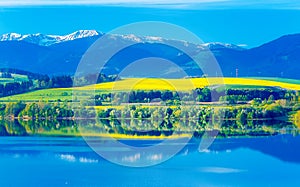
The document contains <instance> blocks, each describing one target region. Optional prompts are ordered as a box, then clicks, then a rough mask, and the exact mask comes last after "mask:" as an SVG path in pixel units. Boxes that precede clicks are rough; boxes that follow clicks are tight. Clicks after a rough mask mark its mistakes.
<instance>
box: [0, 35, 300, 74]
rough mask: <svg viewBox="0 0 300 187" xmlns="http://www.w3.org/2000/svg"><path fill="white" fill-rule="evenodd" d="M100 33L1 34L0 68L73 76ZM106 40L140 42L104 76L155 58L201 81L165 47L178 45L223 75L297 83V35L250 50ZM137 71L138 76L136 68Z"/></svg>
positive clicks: (150, 39) (118, 39) (186, 60)
mask: <svg viewBox="0 0 300 187" xmlns="http://www.w3.org/2000/svg"><path fill="white" fill-rule="evenodd" d="M103 35H104V33H102V32H98V31H96V30H79V31H76V32H73V33H71V34H68V35H64V36H59V35H44V34H26V35H21V34H16V33H9V34H4V35H2V36H0V68H14V69H22V70H27V71H30V72H34V73H42V74H48V75H50V74H74V73H75V72H76V69H77V66H78V63H79V62H80V60H81V57H82V56H83V54H84V53H85V52H86V50H87V49H88V48H89V47H90V46H91V45H92V44H93V43H94V42H95V41H97V40H98V39H99V38H100V37H101V36H103ZM106 36H107V39H108V40H107V45H104V46H103V47H104V48H105V47H107V46H109V45H121V44H124V43H125V44H126V43H127V44H133V42H138V45H136V46H133V47H130V48H128V49H127V51H126V52H122V53H119V54H117V55H115V56H114V58H112V59H111V60H110V61H109V62H108V63H107V64H106V67H105V69H104V70H103V71H104V72H102V73H105V74H118V73H119V72H120V71H122V69H123V68H124V67H126V66H127V65H128V64H130V63H132V62H134V61H136V60H139V59H143V58H148V57H159V58H162V59H167V60H169V61H172V62H174V63H175V64H177V65H178V66H179V67H182V69H183V70H184V71H185V73H186V76H196V77H201V76H202V75H203V72H202V71H201V70H200V69H199V67H198V66H195V63H193V62H192V59H191V58H190V57H189V56H187V55H186V54H183V52H182V51H180V50H177V49H174V48H173V49H172V48H170V47H167V46H168V45H170V46H172V44H176V45H179V46H182V48H183V49H184V50H186V51H189V52H190V54H192V55H195V56H199V54H200V56H201V54H202V53H203V54H205V52H206V51H207V50H210V51H211V52H212V53H213V54H214V56H215V58H216V60H217V62H218V63H219V65H220V67H221V69H222V72H223V76H226V77H235V76H237V73H236V72H238V76H240V77H245V76H250V77H251V76H253V77H282V78H292V79H300V73H299V72H300V64H299V62H300V34H290V35H285V36H282V37H280V38H278V39H276V40H273V41H271V42H268V43H265V44H263V45H261V46H259V47H255V48H252V49H245V48H241V47H239V46H237V45H234V44H226V43H220V42H210V43H203V44H195V43H190V42H187V41H181V40H173V39H166V38H162V37H157V36H136V35H133V34H127V35H117V34H107V35H106ZM254 39H255V38H254ZM163 44H166V45H163ZM192 57H193V56H192ZM202 57H203V58H201V59H200V60H199V61H200V62H201V63H203V65H204V66H207V65H209V64H210V63H211V62H210V61H209V59H207V58H206V56H205V55H202ZM45 67H47V68H45ZM197 68H198V69H197ZM156 69H157V70H159V69H160V68H156ZM136 71H137V72H138V71H139V69H137V70H136ZM160 74H164V75H167V76H169V77H174V78H179V77H176V76H177V74H176V71H175V72H174V71H173V70H172V69H170V70H166V71H165V72H161V73H158V75H160ZM215 75H216V74H214V75H209V76H215ZM128 76H130V75H128ZM132 76H136V75H132Z"/></svg>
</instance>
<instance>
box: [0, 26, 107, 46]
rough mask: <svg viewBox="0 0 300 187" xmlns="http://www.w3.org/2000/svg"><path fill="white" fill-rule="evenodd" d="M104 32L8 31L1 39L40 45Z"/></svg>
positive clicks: (48, 44)
mask: <svg viewBox="0 0 300 187" xmlns="http://www.w3.org/2000/svg"><path fill="white" fill-rule="evenodd" d="M102 34H103V33H101V32H97V31H95V30H79V31H76V32H73V33H71V34H67V35H63V36H60V35H45V34H41V33H37V34H24V35H22V34H18V33H8V34H3V35H2V36H0V41H26V42H28V43H33V44H37V45H40V46H50V45H53V44H57V43H61V42H66V41H71V40H76V39H80V38H87V37H92V36H98V35H102Z"/></svg>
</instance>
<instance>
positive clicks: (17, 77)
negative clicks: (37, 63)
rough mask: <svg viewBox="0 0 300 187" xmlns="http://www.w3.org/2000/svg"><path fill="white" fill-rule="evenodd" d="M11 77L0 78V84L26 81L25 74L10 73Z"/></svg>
mask: <svg viewBox="0 0 300 187" xmlns="http://www.w3.org/2000/svg"><path fill="white" fill-rule="evenodd" d="M11 75H12V78H0V84H6V83H11V82H22V81H28V77H27V75H19V74H11Z"/></svg>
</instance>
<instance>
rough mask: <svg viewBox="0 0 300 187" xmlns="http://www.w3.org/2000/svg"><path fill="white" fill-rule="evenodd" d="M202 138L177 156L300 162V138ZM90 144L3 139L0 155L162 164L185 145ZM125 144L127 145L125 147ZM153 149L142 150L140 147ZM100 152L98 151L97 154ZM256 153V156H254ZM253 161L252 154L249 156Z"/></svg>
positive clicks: (101, 141) (54, 139)
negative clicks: (207, 142)
mask: <svg viewBox="0 0 300 187" xmlns="http://www.w3.org/2000/svg"><path fill="white" fill-rule="evenodd" d="M201 141H204V140H201V139H195V138H193V139H191V140H190V141H189V143H188V144H187V145H186V146H185V147H184V148H183V149H182V150H181V151H180V152H179V153H178V154H177V155H178V156H184V158H186V159H189V155H191V158H194V157H193V156H192V155H194V153H197V152H199V153H197V154H209V153H211V152H216V153H218V152H219V153H221V152H223V153H226V154H228V155H229V156H230V154H231V153H233V152H236V151H239V150H241V149H248V150H249V151H250V150H251V151H250V152H249V153H251V152H253V151H254V152H256V151H259V152H261V153H263V154H265V155H269V156H272V157H274V158H277V159H280V160H282V161H285V162H294V163H300V150H299V149H298V147H299V145H300V136H292V135H278V136H272V137H254V138H253V137H252V138H240V137H237V138H218V139H215V140H214V142H213V144H212V145H211V146H210V147H209V148H208V149H205V150H201V151H199V145H200V142H201ZM88 142H89V144H90V145H92V146H93V149H94V150H92V149H91V148H90V147H89V146H88V145H87V143H86V142H85V141H84V139H82V138H59V137H1V143H0V144H1V146H0V155H1V156H4V155H10V156H12V157H28V156H30V157H33V158H34V157H37V156H40V155H47V156H51V155H52V157H53V158H56V159H61V160H65V161H72V162H73V161H78V162H90V163H97V162H99V161H100V160H103V158H102V157H100V156H99V155H98V154H97V153H96V152H99V151H100V152H105V153H106V155H105V156H110V159H113V160H114V161H115V162H118V163H124V164H125V165H126V163H127V164H128V163H130V164H132V163H136V164H137V165H139V164H141V163H143V164H145V163H149V164H151V163H156V162H157V163H158V162H161V161H163V160H165V159H167V158H169V157H171V156H172V155H171V154H172V153H173V152H175V151H176V149H178V148H179V147H180V146H182V144H184V143H185V141H184V140H182V139H177V140H171V141H167V142H164V141H162V140H121V141H118V143H120V144H115V143H113V142H112V141H111V140H109V139H103V138H90V139H89V140H88ZM124 145H125V146H124ZM141 147H142V148H147V147H148V148H149V149H140V148H141ZM94 151H96V152H94ZM254 152H253V153H254ZM249 159H251V154H249Z"/></svg>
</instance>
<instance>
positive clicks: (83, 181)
mask: <svg viewBox="0 0 300 187" xmlns="http://www.w3.org/2000/svg"><path fill="white" fill-rule="evenodd" d="M86 142H88V143H89V145H91V142H93V143H95V144H94V145H97V146H96V147H95V146H94V147H93V149H92V148H91V147H90V146H89V145H88V144H87V143H86ZM119 142H121V143H122V145H126V146H131V147H136V150H135V152H132V151H131V150H129V149H126V146H125V148H124V146H118V145H115V144H113V143H112V140H111V139H103V138H102V139H101V138H93V139H91V140H88V141H86V139H83V138H65V137H0V144H1V145H0V166H1V168H0V186H283V185H285V186H299V185H300V179H299V173H300V149H299V148H300V136H296V135H294V136H293V135H277V136H269V137H267V136H266V137H249V138H247V137H243V138H242V137H236V138H232V137H231V138H217V139H215V140H214V142H213V143H212V144H211V145H210V146H209V147H208V148H207V149H203V150H199V144H201V139H191V140H189V142H188V143H186V144H185V145H184V146H183V148H182V149H181V150H180V151H179V152H178V153H176V154H175V155H174V156H170V155H166V154H168V150H172V149H173V148H174V146H175V147H176V146H177V145H180V144H181V143H182V144H183V143H184V141H181V140H179V141H178V140H171V141H167V142H164V141H162V140H122V141H119ZM157 144H161V145H162V146H163V147H161V148H163V149H157V150H155V149H152V150H151V152H149V151H148V152H147V151H144V149H143V148H147V147H152V146H154V145H157ZM140 148H141V149H140ZM97 149H98V150H97ZM95 150H96V151H97V152H98V151H99V150H100V152H105V153H109V155H110V156H111V157H110V159H111V160H110V161H107V160H106V159H104V158H103V157H102V156H99V155H98V154H97V153H96V152H95ZM139 150H142V151H140V152H139ZM98 153H99V152H98ZM169 157H170V159H169ZM166 158H167V159H166ZM143 159H146V160H147V161H146V160H143ZM164 159H166V161H164V162H162V163H159V161H162V160H164ZM111 161H113V162H118V163H119V164H120V163H123V165H130V163H131V164H132V163H144V162H149V163H150V162H153V163H156V162H157V163H159V164H156V165H154V166H148V167H127V166H122V165H119V164H114V163H112V162H111ZM135 166H140V165H138V164H137V165H135Z"/></svg>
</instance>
